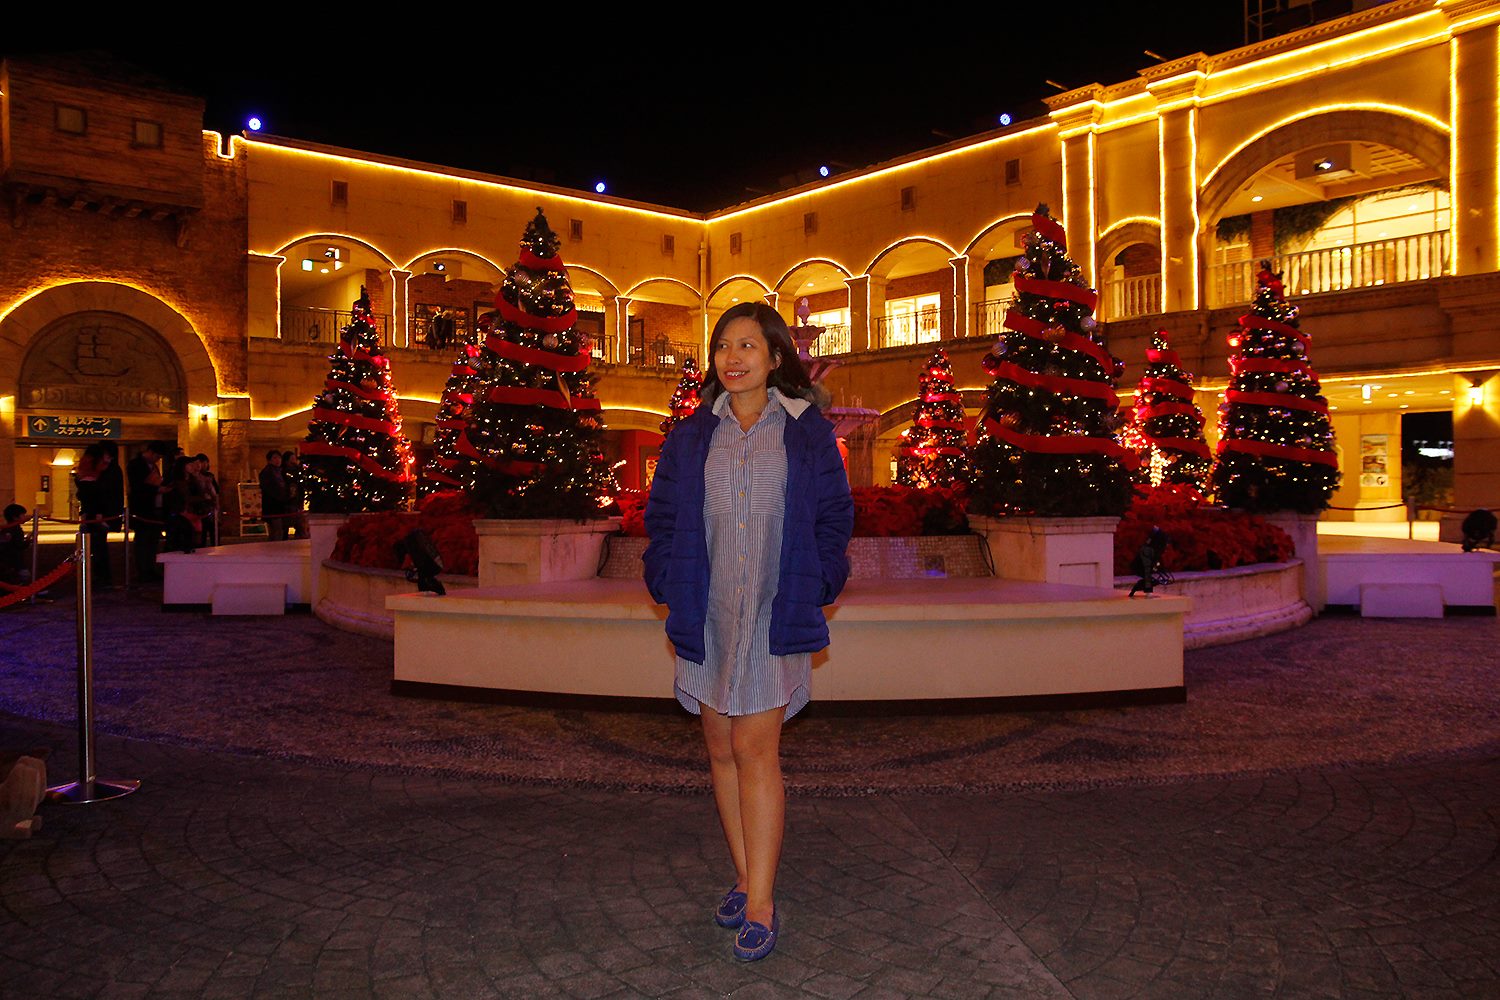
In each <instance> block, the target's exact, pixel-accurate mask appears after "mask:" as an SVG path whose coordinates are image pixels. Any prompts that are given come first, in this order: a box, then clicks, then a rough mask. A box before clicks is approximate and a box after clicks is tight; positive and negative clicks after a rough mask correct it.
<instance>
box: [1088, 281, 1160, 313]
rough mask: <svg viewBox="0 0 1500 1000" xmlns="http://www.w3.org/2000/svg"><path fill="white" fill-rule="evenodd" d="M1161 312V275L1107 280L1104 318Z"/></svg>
mask: <svg viewBox="0 0 1500 1000" xmlns="http://www.w3.org/2000/svg"><path fill="white" fill-rule="evenodd" d="M1159 312H1161V275H1159V274H1143V275H1141V276H1140V277H1138V278H1117V279H1115V280H1114V281H1109V282H1105V285H1104V316H1103V317H1102V318H1103V319H1130V318H1131V317H1132V316H1151V315H1153V314H1155V313H1159Z"/></svg>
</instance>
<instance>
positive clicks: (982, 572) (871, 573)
mask: <svg viewBox="0 0 1500 1000" xmlns="http://www.w3.org/2000/svg"><path fill="white" fill-rule="evenodd" d="M646 541H647V540H646V539H644V538H640V537H638V536H626V535H611V536H610V537H609V540H608V549H609V551H608V554H607V555H606V558H605V563H604V568H603V569H601V570H600V571H599V575H600V576H602V577H607V578H610V579H616V580H625V579H630V580H639V579H640V578H641V576H642V574H643V573H645V567H644V566H642V564H641V555H642V554H643V553H644V552H645V551H646ZM848 553H849V579H851V580H922V579H940V578H947V577H952V578H958V577H981V576H989V575H990V569H989V566H988V565H987V564H986V563H985V560H984V553H983V552H981V551H980V548H979V539H978V537H976V536H975V535H920V536H916V535H914V536H908V537H889V538H867V537H861V538H851V539H850V540H849V549H848Z"/></svg>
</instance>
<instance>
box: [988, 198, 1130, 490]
mask: <svg viewBox="0 0 1500 1000" xmlns="http://www.w3.org/2000/svg"><path fill="white" fill-rule="evenodd" d="M1031 222H1032V227H1033V230H1032V232H1031V233H1030V234H1029V235H1028V236H1027V238H1026V255H1025V256H1024V257H1022V258H1020V259H1019V260H1018V261H1017V264H1016V271H1015V286H1016V293H1017V294H1016V299H1015V303H1014V304H1013V305H1012V306H1011V308H1010V309H1009V310H1008V311H1007V312H1006V314H1005V332H1003V333H1001V335H1000V337H999V339H998V340H997V341H996V343H995V346H994V347H993V348H991V350H990V353H989V354H987V355H986V356H985V358H984V361H983V364H984V370H985V371H986V372H987V373H988V374H989V375H990V376H992V377H993V379H994V381H993V382H992V383H991V384H990V389H989V398H988V400H987V402H986V404H985V409H984V413H983V416H982V418H981V420H980V438H979V440H978V442H977V443H976V444H975V446H974V448H973V449H972V450H971V452H970V464H971V466H972V468H973V471H974V476H975V484H974V486H973V487H972V488H971V490H970V494H969V495H970V506H971V507H972V508H973V509H974V511H975V512H976V513H980V514H1034V515H1042V516H1048V517H1086V516H1094V515H1118V514H1120V513H1122V512H1123V511H1124V510H1125V508H1126V507H1127V506H1129V504H1130V497H1131V489H1132V486H1131V481H1130V473H1129V471H1128V470H1127V469H1126V466H1125V461H1126V452H1125V449H1124V448H1123V447H1122V446H1121V445H1120V443H1119V442H1118V441H1117V440H1115V436H1114V432H1115V429H1116V428H1117V427H1118V426H1119V424H1120V416H1119V413H1118V408H1119V405H1120V401H1119V397H1118V396H1117V395H1116V394H1115V386H1116V384H1117V380H1118V379H1119V377H1120V375H1121V373H1122V372H1123V371H1124V365H1123V364H1122V363H1121V361H1120V360H1119V359H1118V358H1116V357H1115V356H1114V355H1112V354H1110V353H1109V350H1108V349H1107V348H1106V347H1105V345H1104V343H1103V342H1102V338H1100V337H1099V335H1098V334H1097V332H1096V331H1097V330H1098V323H1097V322H1096V321H1095V320H1094V317H1093V312H1094V308H1095V306H1096V305H1098V301H1099V295H1098V293H1097V292H1095V291H1094V290H1093V289H1092V288H1090V287H1088V284H1087V283H1086V282H1085V281H1084V280H1083V277H1082V276H1081V274H1080V273H1079V270H1078V267H1077V265H1076V264H1074V263H1073V261H1072V260H1070V259H1069V258H1068V255H1067V237H1066V235H1065V234H1064V232H1063V227H1062V226H1060V225H1058V224H1057V222H1055V221H1054V220H1053V219H1052V217H1051V215H1050V214H1049V213H1048V211H1047V206H1046V205H1039V206H1038V207H1037V210H1036V213H1035V214H1034V215H1033V216H1032V217H1031Z"/></svg>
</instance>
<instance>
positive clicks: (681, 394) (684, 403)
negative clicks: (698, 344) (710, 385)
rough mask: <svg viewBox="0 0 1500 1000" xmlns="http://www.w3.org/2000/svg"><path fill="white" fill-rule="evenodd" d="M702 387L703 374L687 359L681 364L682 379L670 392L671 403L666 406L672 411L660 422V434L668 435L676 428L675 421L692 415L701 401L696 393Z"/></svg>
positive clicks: (695, 363)
mask: <svg viewBox="0 0 1500 1000" xmlns="http://www.w3.org/2000/svg"><path fill="white" fill-rule="evenodd" d="M702 387H703V373H702V372H700V371H699V370H698V362H696V361H694V360H693V359H692V358H688V359H687V360H686V361H684V362H683V363H682V378H680V379H678V380H677V388H676V389H675V390H674V391H673V392H672V401H671V402H670V403H668V404H667V406H668V408H669V409H670V410H671V411H672V412H671V413H670V414H668V416H667V419H665V420H663V421H662V422H661V432H662V433H663V434H666V433H668V432H669V431H671V430H672V428H673V427H676V426H677V421H679V420H682V419H683V418H685V417H690V416H692V415H693V411H694V410H696V409H698V404H699V403H701V402H702V401H703V399H702V397H701V396H699V394H698V391H699V390H700V389H701V388H702Z"/></svg>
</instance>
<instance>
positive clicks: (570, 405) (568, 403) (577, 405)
mask: <svg viewBox="0 0 1500 1000" xmlns="http://www.w3.org/2000/svg"><path fill="white" fill-rule="evenodd" d="M488 401H489V402H491V403H513V404H515V405H517V406H548V407H551V408H552V409H554V410H597V409H599V408H600V407H599V400H598V399H596V398H594V397H591V396H572V397H568V396H564V395H563V394H562V393H560V392H558V391H557V390H556V389H521V388H518V387H515V386H507V385H497V386H495V387H494V388H493V389H491V390H490V394H489V397H488Z"/></svg>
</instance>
